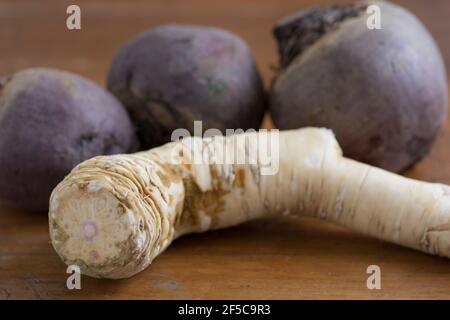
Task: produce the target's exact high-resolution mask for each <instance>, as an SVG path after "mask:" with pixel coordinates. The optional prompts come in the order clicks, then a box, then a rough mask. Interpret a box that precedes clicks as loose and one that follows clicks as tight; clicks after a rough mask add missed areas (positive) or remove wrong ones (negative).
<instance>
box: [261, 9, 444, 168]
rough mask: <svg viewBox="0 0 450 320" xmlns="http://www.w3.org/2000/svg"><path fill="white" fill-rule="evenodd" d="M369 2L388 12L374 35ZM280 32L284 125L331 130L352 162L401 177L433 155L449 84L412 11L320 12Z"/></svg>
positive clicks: (295, 18) (273, 95) (276, 94)
mask: <svg viewBox="0 0 450 320" xmlns="http://www.w3.org/2000/svg"><path fill="white" fill-rule="evenodd" d="M370 4H376V5H378V6H379V7H380V14H381V27H382V29H380V30H370V29H368V28H367V19H368V18H369V16H368V15H367V14H366V8H367V6H368V5H370ZM274 33H275V36H276V38H277V40H278V44H279V52H280V65H281V70H280V72H279V74H278V76H277V78H276V79H275V81H274V83H273V86H272V89H271V92H270V103H269V104H270V112H271V115H272V118H273V121H274V123H275V126H276V127H278V128H280V129H295V128H300V127H305V126H314V127H326V128H330V129H332V130H333V132H334V133H335V134H336V137H337V140H338V141H339V143H340V145H341V146H342V149H343V150H344V155H345V156H347V157H349V158H352V159H355V160H358V161H362V162H366V163H369V164H371V165H374V166H377V167H382V168H384V169H387V170H391V171H395V172H399V171H403V170H405V169H407V168H408V167H410V166H411V165H413V164H414V163H415V162H416V161H418V160H420V159H421V158H422V157H423V156H424V155H426V154H427V153H428V151H429V149H430V147H431V145H432V144H433V142H434V141H435V139H436V137H437V136H438V135H439V132H440V130H441V128H442V126H443V124H444V122H445V119H446V117H447V108H448V107H447V105H448V85H447V79H446V72H445V66H444V64H443V61H442V58H441V55H440V53H439V49H438V48H437V46H436V44H435V42H434V40H433V39H432V37H431V36H430V34H429V33H428V31H427V30H426V28H425V27H424V26H423V25H422V23H421V22H420V21H419V20H418V19H417V18H416V17H414V16H413V15H412V14H411V13H409V12H408V11H406V10H405V9H403V8H401V7H399V6H397V5H393V4H390V3H389V2H386V1H362V2H357V4H355V5H344V6H330V7H319V8H314V9H311V10H309V11H305V12H300V13H297V14H294V15H292V16H290V17H287V18H285V19H283V20H282V21H280V22H279V23H278V24H277V25H276V27H275V30H274Z"/></svg>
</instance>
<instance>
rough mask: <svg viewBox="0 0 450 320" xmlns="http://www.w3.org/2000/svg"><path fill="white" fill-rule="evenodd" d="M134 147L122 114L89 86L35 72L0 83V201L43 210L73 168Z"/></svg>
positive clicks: (117, 105) (60, 74)
mask: <svg viewBox="0 0 450 320" xmlns="http://www.w3.org/2000/svg"><path fill="white" fill-rule="evenodd" d="M136 149H137V138H136V137H135V133H134V128H133V126H132V123H131V121H130V119H129V116H128V114H127V112H126V110H125V109H124V108H123V106H122V105H121V104H120V103H119V101H117V100H116V99H115V98H114V96H112V95H111V94H110V93H108V92H107V91H106V90H104V89H103V88H101V87H99V86H98V85H96V84H95V83H93V82H91V81H89V80H87V79H84V78H82V77H80V76H77V75H75V74H72V73H69V72H64V71H57V70H51V69H41V68H39V69H38V68H36V69H28V70H25V71H20V72H18V73H15V74H13V75H11V76H6V77H3V78H1V79H0V203H2V204H5V205H7V206H11V207H16V208H23V209H30V210H39V211H41V210H47V208H48V200H49V196H50V193H51V191H52V189H53V188H54V187H55V186H56V184H57V183H58V182H59V181H60V180H62V179H63V178H64V176H65V175H66V174H68V173H69V172H70V170H71V169H72V168H73V167H74V166H75V165H77V164H78V163H80V162H82V161H84V160H86V159H89V158H91V157H93V156H97V155H106V154H114V153H126V152H132V151H135V150H136Z"/></svg>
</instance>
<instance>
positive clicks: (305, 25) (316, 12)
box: [273, 3, 367, 69]
mask: <svg viewBox="0 0 450 320" xmlns="http://www.w3.org/2000/svg"><path fill="white" fill-rule="evenodd" d="M366 9H367V4H361V3H357V4H350V5H340V6H339V5H332V6H326V7H314V8H311V9H309V10H307V11H301V12H298V13H295V14H293V15H291V16H289V17H286V18H285V19H283V20H281V21H280V22H279V23H278V24H277V25H276V26H275V28H274V30H273V33H274V35H275V38H276V39H277V42H278V52H279V55H280V67H281V68H282V69H284V68H286V67H287V66H288V65H289V64H290V63H291V62H292V60H294V59H295V58H296V57H297V56H298V55H301V54H302V53H303V51H305V50H306V49H307V48H308V47H310V46H311V45H312V44H314V43H315V42H317V41H318V40H319V39H320V38H321V37H323V36H324V35H326V34H327V33H328V32H331V31H333V30H335V29H336V28H338V27H339V24H341V23H342V22H344V21H346V20H347V19H351V18H354V17H358V16H359V15H361V14H363V13H364V12H365V10H366Z"/></svg>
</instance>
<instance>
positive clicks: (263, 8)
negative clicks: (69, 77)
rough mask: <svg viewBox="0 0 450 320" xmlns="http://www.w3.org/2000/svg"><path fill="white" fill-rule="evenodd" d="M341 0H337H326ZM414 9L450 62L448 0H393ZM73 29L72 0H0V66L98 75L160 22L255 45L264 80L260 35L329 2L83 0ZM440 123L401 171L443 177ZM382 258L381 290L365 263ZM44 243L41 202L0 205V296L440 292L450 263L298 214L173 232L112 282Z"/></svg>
mask: <svg viewBox="0 0 450 320" xmlns="http://www.w3.org/2000/svg"><path fill="white" fill-rule="evenodd" d="M334 2H344V1H334ZM398 2H399V3H401V4H402V5H404V6H406V7H408V8H410V9H411V10H412V11H414V12H415V13H416V14H417V15H418V16H419V17H421V18H422V19H423V21H424V22H425V24H426V25H427V26H428V27H429V29H430V30H431V32H432V34H433V35H434V36H435V38H436V39H437V41H438V43H439V46H440V47H441V49H442V52H443V56H444V58H445V60H446V63H447V65H449V63H450V39H447V34H448V32H447V30H448V29H449V28H450V23H449V22H448V16H449V15H450V1H447V0H434V1H433V4H430V1H427V0H403V1H398ZM74 3H76V4H78V5H80V7H81V10H82V30H81V31H68V30H67V29H66V27H65V19H66V14H65V10H66V7H67V6H68V5H69V4H72V1H70V2H69V1H65V0H63V1H36V0H21V1H15V0H14V1H13V0H6V1H5V0H0V74H5V73H10V72H14V71H16V70H19V69H23V68H27V67H32V66H49V67H55V68H62V69H67V70H71V71H74V72H77V73H80V74H82V75H84V76H86V77H88V78H91V79H93V80H95V81H98V82H99V83H101V84H104V82H105V75H106V72H107V70H108V66H109V63H110V61H111V59H112V56H113V55H114V53H115V52H116V50H117V49H118V48H119V47H120V45H121V44H123V43H124V42H125V41H126V40H127V39H128V38H129V37H130V36H132V35H134V34H136V33H137V32H140V31H142V30H144V29H146V28H148V27H151V26H154V25H157V24H161V23H168V22H179V23H192V24H206V25H216V26H220V27H224V28H226V29H229V30H231V31H233V32H236V33H238V34H240V35H241V36H242V37H243V38H245V39H246V40H247V41H248V42H249V44H250V46H251V47H252V49H253V52H254V54H255V57H256V60H257V63H258V65H259V67H260V69H261V72H262V74H263V77H264V80H265V82H266V84H268V83H269V82H270V78H271V77H272V76H273V72H272V71H271V66H273V65H276V48H275V43H274V41H273V39H272V37H271V34H270V28H271V26H272V25H273V23H274V22H275V21H276V20H277V19H278V18H280V17H282V16H283V15H285V14H287V13H289V12H291V11H293V10H297V9H303V8H306V7H308V6H310V5H311V4H312V3H316V4H324V3H330V1H311V0H297V1H283V0H270V1H269V0H250V1H240V0H226V1H209V0H198V1H193V0H192V1H181V0H179V1H177V0H169V1H166V0H152V1H93V0H79V1H74ZM449 159H450V122H449V123H448V124H447V126H446V129H445V132H444V133H443V135H442V136H441V138H440V139H439V141H438V142H437V143H436V145H435V146H434V148H433V150H432V152H431V154H430V155H429V156H428V157H427V158H426V159H424V160H423V161H422V162H421V163H420V164H418V165H417V166H415V167H414V168H413V169H412V170H411V171H410V172H408V173H407V175H408V176H411V177H414V178H418V179H423V180H427V181H439V182H443V183H448V184H450V163H449V161H448V160H449ZM373 264H375V265H379V266H380V267H381V286H382V289H381V290H368V289H367V287H366V280H367V277H368V276H369V275H368V274H366V268H367V267H368V266H369V265H373ZM65 271H66V266H65V265H64V264H63V263H62V262H61V261H60V260H59V258H58V257H57V255H56V254H55V252H54V251H53V249H52V247H51V245H50V243H49V236H48V227H47V216H46V213H30V212H22V211H17V210H13V209H7V208H0V299H23V298H31V299H54V298H55V299H71V298H76V299H82V298H89V299H90V298H107V299H118V298H133V299H164V298H181V299H191V298H193V299H221V298H229V299H234V298H250V299H253V298H255V299H305V298H306V299H321V298H332V299H339V298H356V299H358V298H362V299H366V298H395V299H408V298H420V299H422V298H447V299H448V298H450V262H449V261H448V260H446V259H442V258H438V257H432V256H427V255H425V254H422V253H419V252H415V251H412V250H409V249H405V248H401V247H397V246H394V245H391V244H387V243H384V242H381V241H377V240H372V239H369V238H366V237H363V236H360V235H358V234H355V233H352V232H349V231H346V230H343V229H341V228H337V227H333V226H331V225H329V224H327V223H324V222H321V221H313V220H308V219H299V220H292V219H286V218H284V219H281V218H280V219H275V220H261V221H254V222H250V223H247V224H244V225H242V226H239V227H235V228H231V229H227V230H221V231H215V232H209V233H207V234H199V235H191V236H186V237H184V238H181V239H179V240H177V241H176V242H174V243H173V244H172V245H171V246H170V248H169V249H168V250H167V251H166V252H165V253H164V254H163V255H162V256H160V257H159V258H157V259H156V260H155V261H154V263H153V264H152V265H151V266H150V267H149V268H148V269H147V270H145V271H143V272H141V273H140V274H138V275H136V276H135V277H133V278H131V279H126V280H120V281H110V280H96V279H90V278H88V277H84V276H83V277H82V283H81V284H82V289H81V290H73V291H69V290H68V289H67V288H66V286H65V283H66V278H67V276H68V275H67V274H66V273H65Z"/></svg>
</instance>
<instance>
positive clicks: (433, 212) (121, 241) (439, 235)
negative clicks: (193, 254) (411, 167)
mask: <svg viewBox="0 0 450 320" xmlns="http://www.w3.org/2000/svg"><path fill="white" fill-rule="evenodd" d="M274 134H275V133H273V132H271V133H270V135H274ZM261 138H262V133H245V134H241V135H234V136H228V137H225V138H224V137H215V138H205V139H201V138H199V137H193V138H187V139H186V140H183V142H173V143H169V144H166V145H164V146H161V147H159V148H155V149H152V150H150V151H147V152H140V153H136V154H132V155H115V156H102V157H95V158H93V159H90V160H88V161H86V162H84V163H82V164H80V165H79V166H77V167H76V168H75V169H74V170H73V171H72V172H71V173H70V174H69V175H68V176H67V177H66V179H65V180H64V181H62V182H61V183H60V184H59V185H58V186H57V187H56V189H55V190H54V191H53V193H52V196H51V199H50V211H49V223H50V235H51V239H52V244H53V246H54V248H55V250H56V252H57V253H58V254H59V255H60V257H61V258H62V260H63V261H64V262H66V263H67V264H77V265H79V266H80V267H81V269H82V272H84V273H85V274H87V275H90V276H93V277H99V278H126V277H130V276H132V275H134V274H135V273H137V272H139V271H141V270H143V269H144V268H146V267H147V266H148V265H149V264H150V263H151V262H152V260H153V259H154V258H155V257H156V256H158V255H159V254H160V253H161V252H162V251H163V250H164V249H166V248H167V247H168V246H169V244H170V243H171V242H172V241H173V240H174V239H175V238H177V237H179V236H181V235H184V234H188V233H192V232H203V231H207V230H212V229H217V228H224V227H229V226H233V225H237V224H239V223H242V222H245V221H248V220H250V219H255V218H260V217H264V216H271V215H277V214H284V215H286V214H290V215H299V216H300V215H305V216H312V217H317V218H321V219H326V220H328V221H331V222H334V223H337V224H340V225H343V226H346V227H348V228H350V229H353V230H355V231H358V232H361V233H363V234H366V235H369V236H372V237H376V238H379V239H383V240H386V241H390V242H394V243H397V244H400V245H403V246H406V247H410V248H414V249H417V250H421V251H423V252H426V253H429V254H436V255H441V256H444V257H450V187H448V186H446V185H442V184H433V183H427V182H420V181H415V180H412V179H408V178H404V177H401V176H399V175H396V174H393V173H390V172H387V171H384V170H382V169H378V168H375V167H371V166H369V165H366V164H362V163H359V162H356V161H354V160H349V159H347V158H344V157H342V153H341V150H340V148H339V145H338V144H337V142H336V140H335V138H334V135H333V134H332V132H331V131H330V130H327V129H316V128H305V129H299V130H292V131H285V132H281V133H280V134H279V140H278V143H276V144H264V143H261V140H262V139H261ZM272 141H277V140H272ZM230 146H231V148H234V149H233V150H236V156H235V158H238V157H243V158H240V159H247V158H248V159H247V161H245V162H246V164H220V163H221V161H211V160H210V161H209V162H208V161H206V160H207V159H221V158H222V157H220V156H218V155H223V154H224V153H225V154H228V153H229V150H232V149H231V148H230ZM225 147H227V148H225ZM224 150H226V152H225V151H224ZM275 150H278V153H277V152H275ZM270 151H272V152H270ZM252 155H253V156H254V157H253V158H252ZM199 156H203V157H205V158H203V159H206V160H204V161H205V162H203V164H202V163H199V162H198V161H197V162H194V163H193V164H191V163H192V162H193V161H192V160H193V159H196V158H195V157H199ZM197 159H199V158H197ZM250 159H253V160H257V161H251V160H250ZM266 160H270V161H269V162H266ZM277 160H278V161H279V162H278V164H279V165H278V168H279V170H278V171H277V172H276V174H272V175H263V174H262V169H263V168H264V167H265V166H264V163H266V164H273V163H276V161H277ZM208 163H209V164H208ZM241 163H242V162H241ZM274 167H276V166H274Z"/></svg>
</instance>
